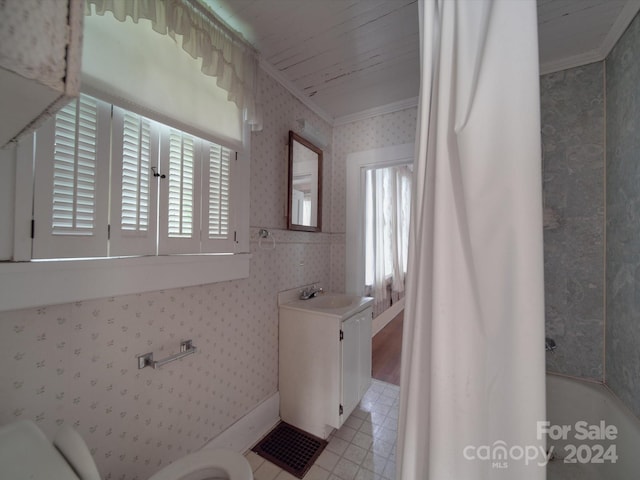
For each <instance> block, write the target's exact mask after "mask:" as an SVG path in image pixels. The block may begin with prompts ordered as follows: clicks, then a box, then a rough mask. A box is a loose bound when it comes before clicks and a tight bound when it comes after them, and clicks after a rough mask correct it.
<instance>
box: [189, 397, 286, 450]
mask: <svg viewBox="0 0 640 480" xmlns="http://www.w3.org/2000/svg"><path fill="white" fill-rule="evenodd" d="M279 421H280V393H279V392H276V393H274V394H273V395H271V396H270V397H269V398H267V399H266V400H265V401H263V402H262V403H261V404H259V405H258V406H257V407H256V408H254V409H253V410H251V411H250V412H249V413H247V414H246V415H245V416H244V417H242V418H241V419H240V420H238V421H237V422H236V423H234V424H233V425H231V426H230V427H229V428H227V429H226V430H225V431H224V432H222V433H221V434H220V435H218V436H217V437H215V438H213V439H211V440H210V441H209V442H208V443H207V444H206V445H205V446H204V447H202V448H203V449H205V448H206V449H219V448H226V449H229V450H233V451H235V452H240V453H244V452H246V451H247V450H249V449H250V448H251V447H252V446H253V445H255V444H256V443H257V442H258V440H260V439H261V438H262V437H264V435H265V434H266V433H267V432H268V431H269V430H271V429H272V428H273V427H274V426H275V425H276V424H277V423H278V422H279Z"/></svg>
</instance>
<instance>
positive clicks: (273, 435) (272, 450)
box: [253, 422, 327, 478]
mask: <svg viewBox="0 0 640 480" xmlns="http://www.w3.org/2000/svg"><path fill="white" fill-rule="evenodd" d="M326 446H327V442H326V441H325V440H322V439H321V438H318V437H314V436H313V435H311V434H309V433H307V432H304V431H302V430H300V429H299V428H296V427H294V426H292V425H289V424H288V423H284V422H280V423H279V424H278V425H277V426H276V427H275V428H274V429H273V430H271V432H269V434H268V435H267V436H266V437H264V438H263V439H262V440H260V442H258V444H257V445H256V446H255V447H253V451H254V452H256V453H257V454H258V455H260V456H261V457H263V458H266V459H267V460H269V461H270V462H271V463H274V464H276V465H278V466H279V467H280V468H282V469H283V470H285V471H287V472H289V473H290V474H291V475H295V476H296V477H298V478H302V477H304V474H305V473H307V471H308V470H309V469H310V468H311V465H313V462H315V461H316V458H318V456H320V454H321V453H322V451H323V450H324V447H326Z"/></svg>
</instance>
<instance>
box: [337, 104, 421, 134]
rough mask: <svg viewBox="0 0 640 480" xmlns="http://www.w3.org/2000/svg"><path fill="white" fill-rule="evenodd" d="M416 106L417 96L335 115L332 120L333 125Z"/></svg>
mask: <svg viewBox="0 0 640 480" xmlns="http://www.w3.org/2000/svg"><path fill="white" fill-rule="evenodd" d="M417 106H418V97H411V98H407V99H405V100H400V101H397V102H392V103H388V104H386V105H381V106H379V107H373V108H369V109H367V110H363V111H361V112H357V113H351V114H349V115H344V116H342V117H337V118H336V119H335V120H334V121H333V126H334V127H337V126H339V125H345V124H347V123H352V122H357V121H360V120H366V119H367V118H373V117H377V116H380V115H384V114H387V113H393V112H399V111H400V110H406V109H407V108H413V107H417Z"/></svg>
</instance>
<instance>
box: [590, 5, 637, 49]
mask: <svg viewBox="0 0 640 480" xmlns="http://www.w3.org/2000/svg"><path fill="white" fill-rule="evenodd" d="M638 11H640V0H628V1H627V3H625V5H624V7H622V10H620V14H619V15H618V18H616V21H615V22H614V23H613V25H612V26H611V28H610V29H609V32H608V33H607V36H606V37H604V40H603V41H602V44H600V48H599V50H600V53H601V55H602V58H603V59H605V58H607V56H608V55H609V53H610V52H611V50H613V47H615V46H616V43H617V42H618V40H620V37H621V36H622V34H623V33H624V32H625V30H626V29H627V27H628V26H629V24H630V23H631V22H632V21H633V19H634V18H635V17H636V15H637V14H638Z"/></svg>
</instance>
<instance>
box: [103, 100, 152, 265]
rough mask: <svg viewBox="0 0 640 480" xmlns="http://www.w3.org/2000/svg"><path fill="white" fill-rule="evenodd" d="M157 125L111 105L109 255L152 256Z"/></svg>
mask: <svg viewBox="0 0 640 480" xmlns="http://www.w3.org/2000/svg"><path fill="white" fill-rule="evenodd" d="M158 143H159V126H158V124H157V123H156V122H154V121H152V120H149V119H148V118H145V117H142V116H140V115H138V114H136V113H133V112H129V111H127V110H123V109H121V108H118V107H114V108H113V122H112V149H111V151H112V155H113V159H112V165H111V241H110V246H109V254H110V255H111V256H122V255H155V254H156V243H157V242H156V237H157V231H156V230H157V193H158V187H157V184H158V177H155V176H154V171H153V169H155V171H156V172H158V174H160V167H159V165H158V148H159V144H158Z"/></svg>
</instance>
